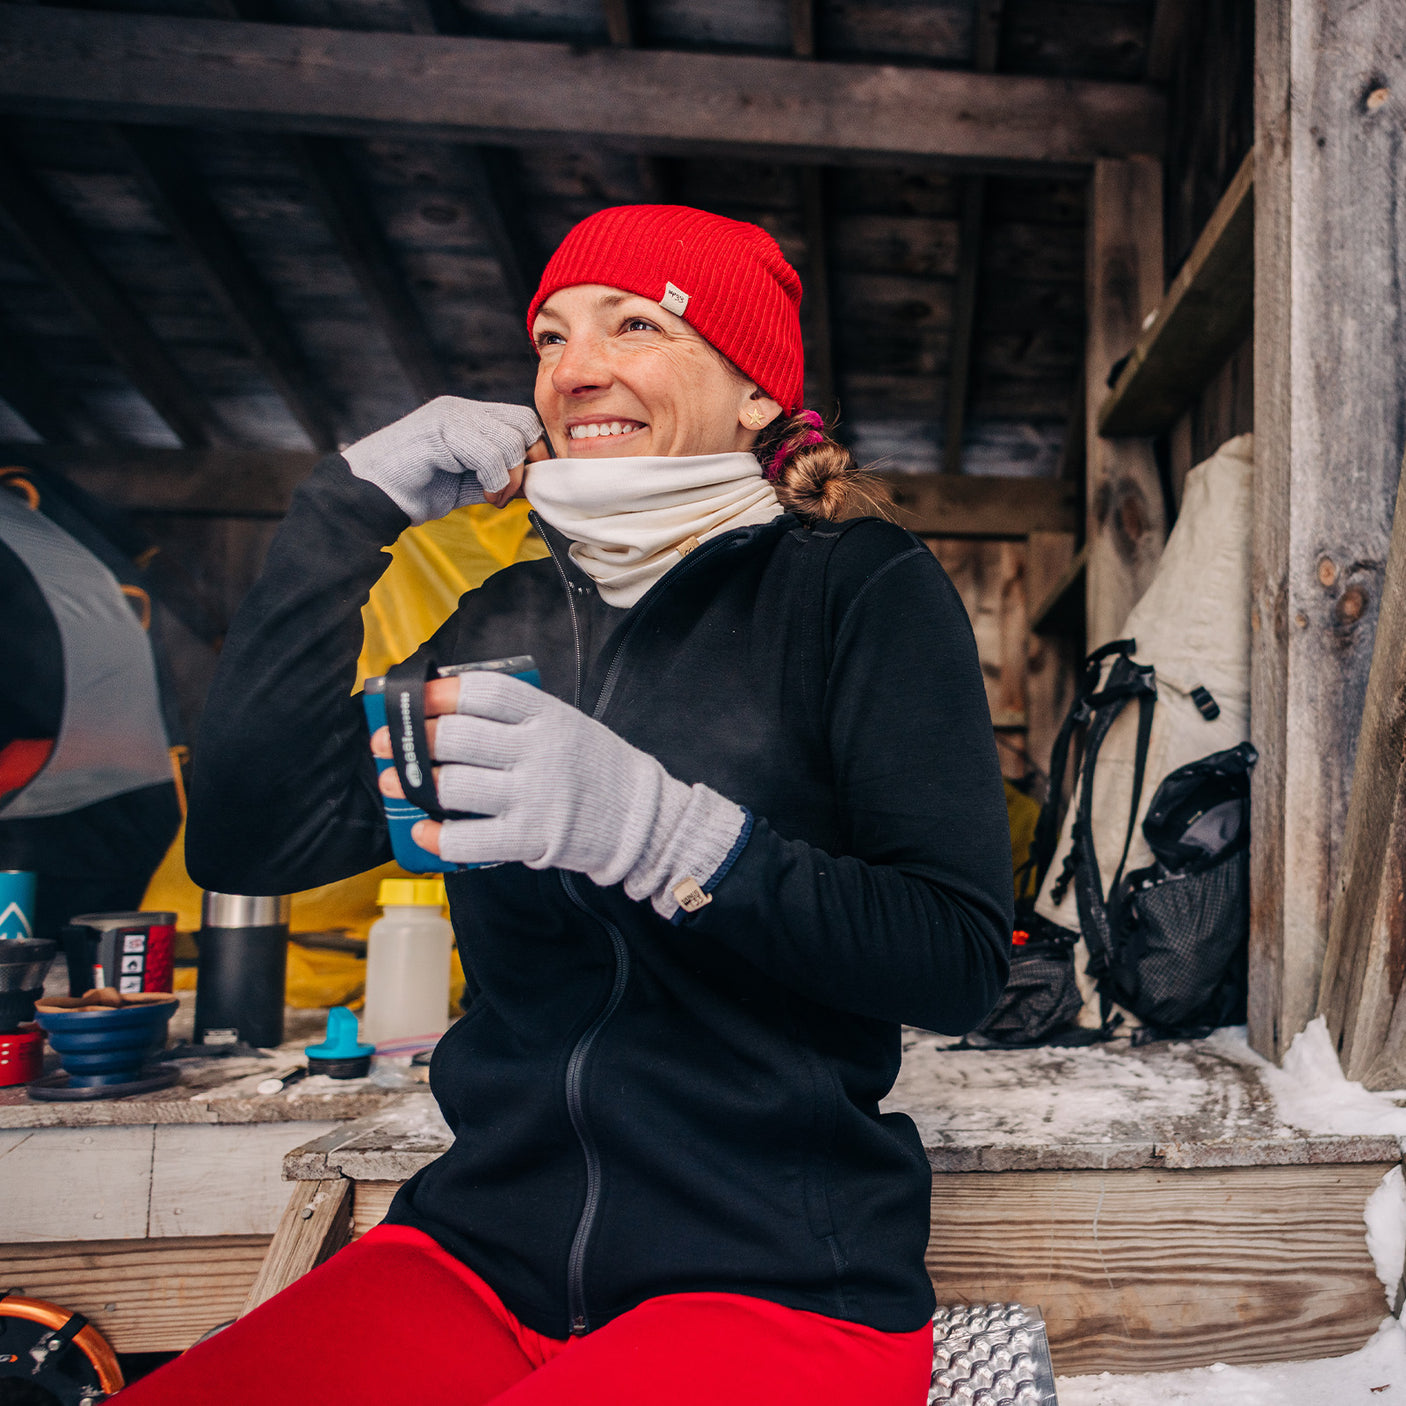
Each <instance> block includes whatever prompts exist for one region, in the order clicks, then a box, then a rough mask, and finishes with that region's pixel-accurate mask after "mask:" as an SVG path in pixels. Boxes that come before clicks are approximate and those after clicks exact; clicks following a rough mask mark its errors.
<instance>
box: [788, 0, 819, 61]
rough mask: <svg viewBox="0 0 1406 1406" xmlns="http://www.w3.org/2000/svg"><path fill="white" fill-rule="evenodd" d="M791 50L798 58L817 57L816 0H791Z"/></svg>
mask: <svg viewBox="0 0 1406 1406" xmlns="http://www.w3.org/2000/svg"><path fill="white" fill-rule="evenodd" d="M791 52H792V53H793V54H795V56H796V57H797V58H798V59H813V58H814V57H815V0H791Z"/></svg>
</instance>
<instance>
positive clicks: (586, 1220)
mask: <svg viewBox="0 0 1406 1406" xmlns="http://www.w3.org/2000/svg"><path fill="white" fill-rule="evenodd" d="M531 516H532V520H533V522H534V524H535V526H536V527H537V530H538V532H539V533H540V534H541V536H542V539H543V540H544V541H545V542H546V543H547V550H548V551H549V552H551V555H552V562H553V563H554V564H555V566H556V569H557V574H558V575H559V576H560V577H561V584H562V589H563V590H565V592H566V603H567V607H568V609H569V610H570V612H571V633H572V639H573V642H574V643H575V646H576V699H575V701H576V706H577V707H578V708H579V707H580V706H581V696H582V693H583V691H584V688H585V652H584V650H583V649H582V646H581V625H580V620H579V618H578V617H577V614H576V602H575V600H574V599H573V598H572V597H573V594H574V593H573V591H572V586H571V578H570V577H569V576H568V575H567V573H566V568H565V567H564V566H563V565H562V562H561V558H560V557H558V556H557V551H556V547H555V546H554V545H553V543H552V541H551V539H550V538H549V537H548V536H547V534H546V533H545V532H543V531H542V524H541V523H540V522H539V521H537V515H536V514H535V513H534V514H532V515H531ZM724 540H725V538H715V539H714V541H713V542H708V543H705V544H704V545H703V546H702V547H699V548H697V549H696V550H694V551H692V552H690V553H689V555H688V556H687V557H686V558H685V559H684V560H683V561H681V562H680V563H679V564H678V566H676V567H675V568H674V569H673V571H672V572H670V573H669V577H674V578H677V577H678V576H679V575H680V574H686V572H687V570H688V569H690V568H694V567H696V565H697V562H698V559H699V558H700V557H702V558H705V559H706V558H707V557H708V556H709V555H710V552H709V548H713V549H714V552H716V550H717V549H718V544H720V543H721V542H723V541H724ZM669 577H666V578H665V580H664V581H663V582H660V583H659V586H660V587H661V588H662V589H660V590H658V591H656V592H655V593H654V596H655V599H656V600H657V598H658V596H659V595H661V594H663V590H666V589H668V585H671V584H674V582H671V581H669ZM666 583H667V584H666ZM653 603H654V601H651V602H650V604H651V605H652V604H653ZM644 613H645V611H639V612H637V613H636V615H635V618H634V619H633V620H631V621H629V622H628V623H627V624H626V626H625V629H624V632H623V633H622V635H621V637H620V641H619V643H618V644H617V645H616V646H615V651H614V653H613V654H612V656H611V660H610V664H609V665H608V666H607V669H606V674H605V679H604V681H603V682H602V684H601V690H600V697H599V698H597V699H596V706H595V707H594V708H593V709H592V710H591V716H592V717H593V718H596V719H599V718H600V716H601V714H602V713H603V712H604V711H605V708H606V705H607V704H608V703H609V702H610V699H611V695H612V694H613V693H614V692H615V682H616V679H617V678H618V677H619V674H620V668H621V660H622V658H623V655H624V652H625V646H626V644H628V643H629V640H630V637H631V636H632V635H633V634H634V632H635V627H636V626H637V625H638V624H639V621H640V618H641V616H642V615H643V614H644ZM557 872H558V877H559V878H560V879H561V886H562V888H563V890H565V892H566V896H567V898H568V899H569V900H570V901H571V903H572V905H573V906H574V907H576V908H578V909H579V910H580V911H581V912H582V913H584V914H585V915H586V916H587V917H588V918H593V919H594V920H595V921H596V922H598V923H599V924H600V925H601V926H602V927H603V928H604V929H605V931H606V935H607V936H608V937H609V938H610V946H611V951H612V953H613V954H614V959H615V975H614V979H613V980H612V981H611V985H610V995H609V996H608V997H607V998H606V1002H605V1005H604V1006H602V1007H601V1009H600V1011H599V1012H598V1013H597V1015H596V1018H595V1019H594V1020H593V1021H592V1022H591V1023H590V1025H589V1026H587V1027H586V1030H585V1033H584V1034H583V1035H582V1036H581V1038H580V1039H579V1040H577V1042H576V1045H575V1048H574V1049H573V1050H572V1051H571V1058H570V1059H569V1060H568V1061H567V1064H566V1112H567V1116H568V1117H569V1118H570V1119H571V1127H572V1130H573V1131H574V1132H575V1134H576V1140H577V1141H578V1142H579V1143H580V1144H581V1151H582V1154H583V1155H584V1157H585V1159H586V1200H585V1204H584V1205H583V1206H582V1208H581V1218H580V1219H579V1220H578V1221H577V1222H576V1233H575V1234H574V1235H573V1236H572V1237H571V1252H570V1254H569V1255H568V1257H567V1262H566V1305H567V1318H568V1321H569V1328H570V1332H571V1335H572V1336H573V1337H580V1336H582V1335H583V1334H585V1333H589V1332H590V1331H591V1321H590V1316H589V1315H588V1314H587V1312H586V1288H585V1273H586V1250H587V1248H588V1247H589V1245H590V1240H591V1233H592V1231H593V1230H594V1229H595V1222H596V1215H597V1212H598V1211H599V1210H600V1195H601V1165H600V1151H599V1149H598V1148H597V1146H596V1139H595V1135H594V1134H593V1133H592V1132H591V1128H590V1125H589V1123H588V1122H587V1121H586V1111H585V1105H584V1101H583V1089H584V1084H585V1077H586V1062H587V1060H588V1059H589V1058H590V1054H591V1048H592V1046H593V1045H594V1044H595V1042H596V1038H597V1036H599V1034H600V1032H601V1031H602V1030H603V1029H604V1028H605V1025H606V1022H607V1021H609V1019H610V1018H611V1016H612V1015H614V1014H615V1011H616V1008H617V1007H618V1006H619V1004H620V1002H621V1000H622V999H623V997H624V995H625V986H626V984H627V983H628V982H629V979H630V950H629V948H628V947H627V946H626V945H625V938H624V935H623V934H622V933H621V931H620V929H619V928H618V927H616V926H615V924H614V923H612V922H611V921H610V920H609V919H608V918H606V917H604V916H603V915H602V914H600V913H597V912H596V910H595V909H594V908H592V907H591V906H590V904H588V903H587V902H586V900H585V898H584V897H582V895H581V891H580V890H579V889H578V888H577V887H576V880H575V876H574V875H572V874H569V873H567V872H565V871H564V870H558V871H557Z"/></svg>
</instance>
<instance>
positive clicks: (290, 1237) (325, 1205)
mask: <svg viewBox="0 0 1406 1406" xmlns="http://www.w3.org/2000/svg"><path fill="white" fill-rule="evenodd" d="M351 1211H352V1184H351V1182H350V1181H348V1180H347V1179H346V1178H345V1177H334V1178H331V1179H329V1180H327V1181H300V1182H295V1183H294V1185H293V1194H292V1196H291V1197H289V1200H288V1206H287V1209H285V1210H284V1212H283V1218H282V1220H280V1221H279V1222H278V1229H277V1230H276V1231H275V1232H274V1236H273V1242H272V1243H271V1244H270V1245H269V1248H268V1254H267V1255H266V1256H265V1258H264V1262H263V1264H262V1265H261V1266H260V1267H259V1274H258V1278H256V1279H255V1280H254V1286H253V1288H251V1289H250V1290H249V1297H248V1298H247V1299H246V1300H245V1302H244V1309H243V1313H241V1314H240V1316H241V1317H243V1315H244V1313H248V1312H250V1311H251V1310H252V1309H256V1308H258V1306H259V1305H260V1304H261V1303H263V1302H264V1301H265V1300H266V1299H271V1298H272V1297H273V1296H274V1295H275V1294H277V1293H281V1292H282V1291H283V1290H284V1289H286V1288H287V1287H288V1286H289V1285H290V1284H291V1283H293V1281H294V1280H295V1279H301V1278H302V1277H303V1275H305V1274H306V1273H307V1272H308V1271H309V1270H311V1269H316V1268H317V1267H318V1265H320V1264H321V1263H322V1262H323V1260H326V1259H330V1258H331V1257H332V1256H333V1255H335V1254H336V1253H337V1251H338V1250H340V1249H341V1248H342V1246H343V1245H345V1244H346V1243H347V1241H348V1240H349V1239H350V1238H351Z"/></svg>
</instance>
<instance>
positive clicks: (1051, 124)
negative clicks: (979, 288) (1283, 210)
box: [0, 4, 1165, 173]
mask: <svg viewBox="0 0 1406 1406" xmlns="http://www.w3.org/2000/svg"><path fill="white" fill-rule="evenodd" d="M544 91H549V92H551V94H552V101H551V102H550V103H544V102H542V101H541V100H540V94H541V93H542V92H544ZM1164 106H1165V105H1164V101H1163V99H1162V97H1161V95H1160V94H1159V93H1157V92H1156V91H1155V90H1154V89H1152V88H1150V87H1146V86H1142V85H1138V84H1130V83H1106V82H1093V81H1087V80H1072V79H1063V78H1043V77H1032V76H1026V75H1020V76H1017V75H1011V74H999V75H997V74H986V73H965V72H959V71H954V70H950V69H923V68H904V67H896V66H892V65H883V64H861V63H830V62H824V61H821V62H819V63H817V62H815V61H811V60H805V59H795V58H770V57H761V56H754V55H739V54H692V53H691V54H689V55H688V59H687V62H686V63H680V62H679V57H678V55H676V54H672V53H668V52H665V51H661V50H651V49H627V48H623V47H619V46H616V47H609V48H581V47H580V46H574V45H570V44H547V43H535V42H526V41H514V40H498V39H474V38H462V37H458V36H453V35H420V34H385V33H367V32H365V31H355V30H340V29H313V28H306V27H301V26H296V25H272V24H254V23H248V22H241V23H237V24H232V23H229V22H228V21H223V20H206V19H184V18H176V17H172V16H164V15H141V14H122V13H108V12H95V11H76V10H66V9H57V8H53V7H50V6H43V5H36V6H31V5H16V4H0V110H2V111H10V112H25V113H27V114H29V115H30V116H66V117H73V118H86V119H95V118H107V119H114V120H119V121H131V122H144V123H165V124H174V125H191V124H216V125H225V126H234V127H242V128H258V129H263V130H270V129H272V130H281V131H299V132H311V133H338V134H341V135H358V136H365V137H390V136H396V135H401V136H404V135H407V134H414V135H415V136H416V137H418V138H419V139H423V140H441V141H477V142H488V143H502V144H506V145H514V146H516V145H532V144H544V145H545V144H555V143H559V142H560V141H562V140H564V139H565V140H571V141H574V142H578V143H579V142H581V141H587V140H589V141H593V142H598V143H601V144H603V145H606V146H613V147H615V148H617V149H621V150H631V151H653V152H663V153H686V152H697V153H704V154H706V153H708V152H718V151H727V152H730V153H732V154H742V153H750V154H753V155H757V156H763V155H765V156H769V157H771V158H772V159H782V160H790V161H806V162H825V163H827V164H828V163H834V162H837V161H844V162H859V163H879V162H889V161H908V162H915V163H920V164H922V163H929V162H931V163H939V164H947V163H959V164H966V165H967V166H968V167H970V168H972V169H985V170H996V169H999V170H1039V171H1041V172H1042V173H1048V172H1049V171H1050V170H1052V169H1053V170H1076V169H1081V168H1085V167H1087V166H1089V165H1091V164H1092V163H1093V162H1094V161H1095V160H1097V159H1099V158H1101V157H1104V156H1119V155H1123V154H1128V153H1136V152H1158V151H1160V149H1161V146H1162V141H1163V117H1164Z"/></svg>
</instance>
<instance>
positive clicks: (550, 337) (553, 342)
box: [537, 332, 566, 347]
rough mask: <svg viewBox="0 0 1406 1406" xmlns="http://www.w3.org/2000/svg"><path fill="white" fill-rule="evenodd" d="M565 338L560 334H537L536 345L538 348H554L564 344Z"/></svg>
mask: <svg viewBox="0 0 1406 1406" xmlns="http://www.w3.org/2000/svg"><path fill="white" fill-rule="evenodd" d="M565 340H566V338H565V337H563V336H562V335H561V333H560V332H539V333H538V334H537V345H538V346H539V347H555V346H559V345H561V344H562V343H563V342H565Z"/></svg>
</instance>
